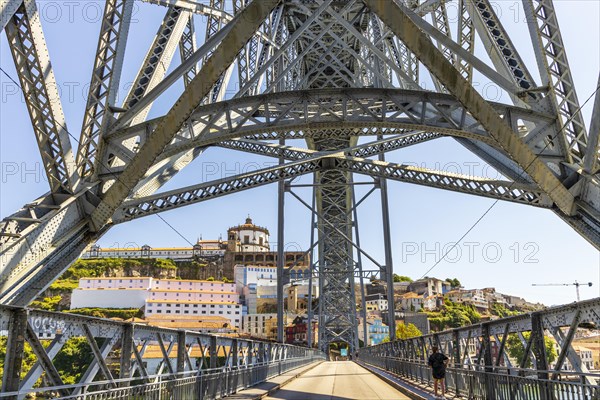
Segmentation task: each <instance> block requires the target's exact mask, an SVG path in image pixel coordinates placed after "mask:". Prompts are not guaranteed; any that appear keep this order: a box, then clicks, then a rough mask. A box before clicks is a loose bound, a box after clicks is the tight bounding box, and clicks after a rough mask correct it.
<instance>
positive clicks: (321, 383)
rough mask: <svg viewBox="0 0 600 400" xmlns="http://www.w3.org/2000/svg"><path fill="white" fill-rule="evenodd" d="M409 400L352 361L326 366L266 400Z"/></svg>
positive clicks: (296, 380) (299, 378)
mask: <svg viewBox="0 0 600 400" xmlns="http://www.w3.org/2000/svg"><path fill="white" fill-rule="evenodd" d="M408 398H409V397H407V396H405V395H404V394H402V393H401V392H399V391H398V390H396V389H394V388H393V387H392V386H390V385H388V384H387V383H385V382H384V381H382V380H381V379H379V378H378V377H377V376H375V375H374V374H372V373H371V372H369V371H367V370H366V369H364V368H363V367H361V366H360V365H357V364H355V363H353V362H351V361H338V362H324V363H322V364H320V365H318V366H317V367H316V368H313V369H311V370H310V371H308V372H306V373H305V374H304V375H302V376H300V377H298V378H296V379H294V380H293V381H292V382H290V383H289V384H287V385H285V386H283V387H282V388H281V389H279V390H278V391H277V392H275V393H273V394H272V395H270V396H269V397H266V399H269V400H283V399H285V400H342V399H343V400H346V399H348V400H350V399H361V400H371V399H385V400H392V399H393V400H399V399H408Z"/></svg>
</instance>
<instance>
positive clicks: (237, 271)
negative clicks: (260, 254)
mask: <svg viewBox="0 0 600 400" xmlns="http://www.w3.org/2000/svg"><path fill="white" fill-rule="evenodd" d="M259 279H266V280H272V281H274V282H276V281H277V267H265V266H256V265H248V266H245V265H236V266H235V267H233V280H234V281H235V286H236V290H237V292H238V293H242V291H243V289H244V287H245V286H256V284H257V283H258V280H259Z"/></svg>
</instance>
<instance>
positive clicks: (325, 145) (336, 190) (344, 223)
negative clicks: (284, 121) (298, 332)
mask: <svg viewBox="0 0 600 400" xmlns="http://www.w3.org/2000/svg"><path fill="white" fill-rule="evenodd" d="M348 133H349V132H346V134H348ZM327 136H328V135H323V138H318V139H314V141H311V142H310V145H311V147H313V148H314V149H315V150H317V151H338V150H339V149H343V148H347V147H349V146H350V144H351V143H355V141H356V139H353V140H352V139H350V138H349V137H346V138H344V137H343V135H339V137H333V138H329V137H327ZM349 180H350V174H349V173H348V172H345V171H342V170H339V169H322V170H321V171H319V172H318V173H317V174H316V182H317V183H318V184H319V186H318V188H317V190H316V193H315V196H316V207H317V210H316V211H317V227H318V231H319V239H318V240H319V253H318V254H319V263H318V267H317V268H318V275H319V347H320V348H321V350H322V351H324V352H328V351H329V345H330V343H332V342H345V343H347V344H348V346H349V351H350V352H351V354H352V353H353V352H354V351H355V349H357V348H358V329H357V327H358V324H357V321H356V300H355V299H356V297H355V294H354V252H353V249H352V227H353V218H352V213H351V212H350V210H351V209H352V190H353V188H352V186H350V185H349V183H350V182H349Z"/></svg>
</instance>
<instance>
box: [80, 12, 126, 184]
mask: <svg viewBox="0 0 600 400" xmlns="http://www.w3.org/2000/svg"><path fill="white" fill-rule="evenodd" d="M132 10H133V0H108V1H107V2H106V7H105V9H104V18H103V19H102V27H101V28H100V38H99V40H98V49H97V51H96V59H95V61H94V69H93V71H92V79H91V81H90V90H89V94H88V98H87V105H86V111H85V114H84V118H83V126H82V128H81V137H80V139H79V149H78V151H77V159H76V162H77V167H78V168H79V172H80V175H81V176H82V177H83V176H88V175H89V174H93V173H94V172H96V171H94V168H95V163H96V161H97V160H96V158H97V148H98V145H99V142H100V140H101V139H102V136H103V134H104V131H105V130H106V128H107V126H108V124H109V122H110V121H111V119H112V116H113V112H112V111H111V109H110V106H112V105H114V102H115V99H116V97H117V90H118V88H119V81H120V79H121V70H122V68H123V58H124V56H125V45H126V43H127V35H128V33H129V25H130V20H131V13H132Z"/></svg>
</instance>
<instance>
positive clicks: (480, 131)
mask: <svg viewBox="0 0 600 400" xmlns="http://www.w3.org/2000/svg"><path fill="white" fill-rule="evenodd" d="M494 107H495V108H496V110H497V111H496V112H498V114H500V115H502V116H504V117H505V118H506V119H507V123H509V124H510V125H511V126H515V127H516V126H517V125H518V121H519V120H521V121H522V122H524V123H527V124H528V125H529V126H530V127H531V129H530V130H528V132H527V133H525V134H524V140H525V141H526V142H528V143H530V145H531V146H532V147H533V148H534V149H535V148H536V147H538V146H539V142H540V141H541V140H542V139H543V137H542V134H543V133H548V132H552V130H553V129H554V121H553V120H552V118H551V117H550V116H548V115H545V114H541V113H535V112H532V111H531V110H527V109H523V108H519V107H511V106H506V105H501V104H494ZM191 120H192V124H191V125H187V126H185V127H184V128H183V129H182V130H181V131H180V132H178V134H177V135H176V136H175V138H174V139H173V140H172V141H171V143H170V144H169V145H168V146H167V147H166V148H165V150H164V151H163V153H162V154H161V156H160V157H161V158H162V157H168V156H171V155H173V154H177V153H179V152H181V151H184V150H189V149H191V148H195V147H204V146H207V145H211V144H215V143H218V142H221V141H224V140H228V139H233V138H237V137H244V136H251V135H260V134H264V133H266V132H281V131H291V130H298V131H301V130H305V128H306V127H307V126H311V127H318V128H322V129H327V128H339V129H344V128H348V129H363V128H372V127H379V128H397V129H407V130H423V131H430V132H438V133H441V134H445V135H449V136H456V137H465V138H469V139H475V140H479V141H482V142H484V143H486V144H489V145H496V144H497V143H496V141H495V140H494V139H493V138H492V137H490V136H489V134H488V132H487V131H486V130H485V129H484V128H483V127H482V126H481V124H480V123H478V122H477V121H476V120H475V119H473V118H472V117H471V115H470V113H469V112H468V111H467V109H465V108H464V107H463V106H462V105H461V104H460V103H459V102H458V101H456V99H454V98H453V97H452V96H450V95H444V94H434V93H427V92H422V91H406V90H397V89H359V88H353V89H351V88H348V89H337V90H335V89H334V90H332V89H321V90H303V91H296V92H284V93H275V94H268V95H261V96H256V97H244V98H240V99H236V100H231V101H227V102H224V103H216V104H212V105H207V106H204V107H201V108H199V109H198V110H197V111H196V112H195V113H194V114H193V115H192V116H191ZM161 121H162V118H159V119H155V120H151V121H148V122H145V123H142V124H139V125H137V126H132V127H131V128H127V129H123V130H121V131H118V132H116V133H114V134H112V135H110V136H109V137H107V140H108V141H110V142H111V146H113V147H118V146H119V142H123V141H126V140H131V138H134V137H135V138H138V140H140V142H141V143H144V141H145V140H147V139H148V137H151V136H152V135H148V134H147V132H152V131H153V130H154V129H155V127H156V126H158V124H159V123H160V122H161ZM312 131H314V132H318V131H317V130H316V129H312ZM356 134H357V135H359V134H360V133H358V132H357V133H356ZM305 135H306V134H305V133H304V136H305ZM300 137H303V136H300ZM538 148H540V149H541V148H542V147H541V146H539V147H538ZM544 155H548V156H549V157H551V156H554V155H556V153H554V152H553V151H552V150H551V149H544V152H543V154H541V157H542V158H543V157H544Z"/></svg>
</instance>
